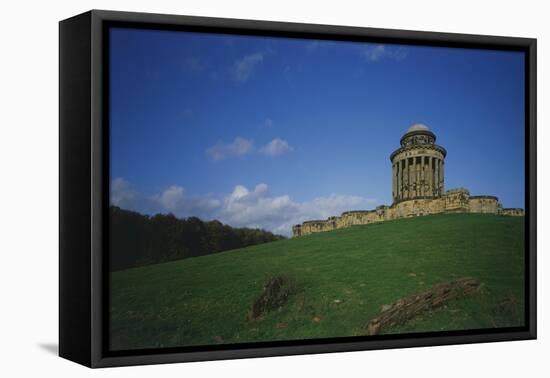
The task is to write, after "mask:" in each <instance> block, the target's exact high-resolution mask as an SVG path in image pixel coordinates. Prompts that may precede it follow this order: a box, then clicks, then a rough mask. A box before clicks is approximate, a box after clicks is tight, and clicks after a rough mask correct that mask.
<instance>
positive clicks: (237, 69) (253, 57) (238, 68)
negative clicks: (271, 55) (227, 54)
mask: <svg viewBox="0 0 550 378" xmlns="http://www.w3.org/2000/svg"><path fill="white" fill-rule="evenodd" d="M263 60H264V54H263V53H261V52H257V53H254V54H250V55H246V56H244V57H242V58H241V59H239V60H237V61H236V62H235V63H234V65H233V77H234V78H235V80H237V81H241V82H242V81H246V80H248V78H249V77H250V76H251V75H252V73H253V72H254V69H255V67H256V66H257V65H258V64H260V63H261V62H262V61H263Z"/></svg>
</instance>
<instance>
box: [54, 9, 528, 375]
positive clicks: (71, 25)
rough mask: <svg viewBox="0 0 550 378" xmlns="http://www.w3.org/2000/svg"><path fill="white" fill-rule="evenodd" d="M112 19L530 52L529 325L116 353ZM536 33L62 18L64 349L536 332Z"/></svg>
mask: <svg viewBox="0 0 550 378" xmlns="http://www.w3.org/2000/svg"><path fill="white" fill-rule="evenodd" d="M112 25H119V26H120V25H124V26H131V27H139V28H146V29H165V30H186V31H203V32H216V33H229V34H247V35H259V36H281V37H299V38H305V39H308V38H314V39H330V40H346V41H369V42H386V43H400V44H416V45H428V46H445V47H468V48H474V49H489V48H490V49H500V50H514V51H523V52H524V53H525V59H526V65H525V67H526V68H525V100H526V112H525V133H526V134H525V135H526V139H525V143H526V145H525V151H526V156H525V177H526V182H525V185H526V191H525V192H526V199H525V205H526V209H525V211H526V216H525V225H526V231H527V232H526V236H527V237H526V239H525V242H526V246H525V247H526V248H525V250H526V256H525V257H526V259H525V261H526V269H525V271H526V282H525V290H526V293H525V294H526V295H525V301H526V316H525V319H526V326H525V327H518V328H509V329H496V330H494V331H493V330H487V329H485V330H478V331H475V330H472V331H456V332H454V331H453V332H443V333H435V332H431V333H426V334H419V333H417V334H406V335H386V336H368V337H349V338H338V339H314V340H304V341H285V342H265V343H257V344H256V343H255V344H237V345H216V346H214V345H212V346H208V347H182V348H171V349H155V350H140V351H137V352H109V351H108V348H107V345H108V344H107V337H108V335H107V333H106V330H107V329H108V327H107V325H108V317H107V316H108V313H107V311H106V305H105V303H106V300H107V299H108V295H109V292H108V282H109V272H108V269H106V268H105V262H106V258H105V254H106V253H107V246H108V245H107V239H108V227H107V224H108V223H107V219H106V215H107V211H106V206H108V204H109V196H108V193H109V179H108V177H109V174H108V173H109V140H108V132H107V130H108V129H107V127H108V103H109V102H108V91H107V90H106V88H107V83H108V80H109V72H108V65H107V54H106V52H107V51H108V50H107V49H108V39H107V38H106V35H107V33H106V30H107V28H109V27H110V26H112ZM536 61H537V53H536V39H530V38H513V37H497V36H485V35H467V34H449V33H434V32H419V31H405V30H386V29H375V28H360V27H348V26H332V25H312V24H298V23H285V22H270V21H251V20H237V19H224V18H206V17H190V16H175V15H161V14H145V13H129V12H114V11H102V10H92V11H89V12H86V13H84V14H81V15H78V16H75V17H72V18H69V19H67V20H63V21H61V22H60V24H59V128H60V133H59V146H60V147H59V159H60V161H59V172H60V175H59V186H60V191H59V212H60V224H59V354H60V356H61V357H64V358H67V359H69V360H72V361H74V362H77V363H80V364H83V365H86V366H88V367H94V368H95V367H109V366H120V365H140V364H157V363H170V362H186V361H202V360H219V359H232V358H250V357H266V356H280V355H297V354H308V353H327V352H343V351H356V350H370V349H386V348H405V347H418V346H435V345H448V344H464V343H479V342H494V341H507V340H526V339H535V338H536V329H537V324H536V322H537V318H536V84H537V80H536Z"/></svg>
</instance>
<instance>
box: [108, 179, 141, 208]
mask: <svg viewBox="0 0 550 378" xmlns="http://www.w3.org/2000/svg"><path fill="white" fill-rule="evenodd" d="M136 196H137V193H136V192H135V191H134V190H133V189H132V187H131V186H130V183H129V182H128V181H126V180H124V179H123V178H122V177H117V178H115V179H114V180H112V181H111V205H114V206H120V207H125V206H130V205H131V204H132V202H133V201H134V200H135V199H136Z"/></svg>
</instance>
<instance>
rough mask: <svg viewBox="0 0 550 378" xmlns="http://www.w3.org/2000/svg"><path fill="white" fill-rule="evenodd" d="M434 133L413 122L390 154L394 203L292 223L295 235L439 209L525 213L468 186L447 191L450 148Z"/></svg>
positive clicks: (437, 210) (506, 213)
mask: <svg viewBox="0 0 550 378" xmlns="http://www.w3.org/2000/svg"><path fill="white" fill-rule="evenodd" d="M435 142H436V136H435V134H434V133H433V132H432V131H431V130H430V129H429V128H428V127H427V126H426V125H422V124H414V125H412V126H411V127H409V129H408V130H407V132H406V133H405V135H403V137H402V138H401V141H400V143H401V147H399V148H398V149H397V150H395V151H394V152H393V153H392V154H391V155H390V160H391V164H392V199H393V203H392V205H391V206H385V205H382V206H378V207H377V208H375V209H374V210H355V211H346V212H344V213H342V214H341V215H340V216H333V217H329V218H328V219H324V220H311V221H306V222H304V223H302V224H301V225H295V226H293V227H292V234H293V236H294V237H296V236H302V235H307V234H311V233H315V232H324V231H331V230H336V229H338V228H344V227H350V226H353V225H359V224H369V223H375V222H381V221H385V220H391V219H398V218H407V217H414V216H422V215H429V214H439V213H490V214H499V215H508V216H523V215H524V211H523V209H518V208H507V209H504V208H502V206H501V204H500V202H499V201H498V198H497V197H495V196H487V195H482V196H472V195H470V192H469V191H468V190H467V189H464V188H458V189H451V190H447V191H445V173H444V172H445V169H444V167H445V157H446V155H447V151H446V150H445V149H444V148H443V147H441V146H439V145H437V144H436V143H435Z"/></svg>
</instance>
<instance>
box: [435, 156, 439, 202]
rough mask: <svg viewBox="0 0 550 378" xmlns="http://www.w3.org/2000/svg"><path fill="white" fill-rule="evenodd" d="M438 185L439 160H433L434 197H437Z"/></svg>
mask: <svg viewBox="0 0 550 378" xmlns="http://www.w3.org/2000/svg"><path fill="white" fill-rule="evenodd" d="M438 185H439V159H437V158H434V196H436V197H437V196H438V195H439V194H438V191H437V188H438Z"/></svg>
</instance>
